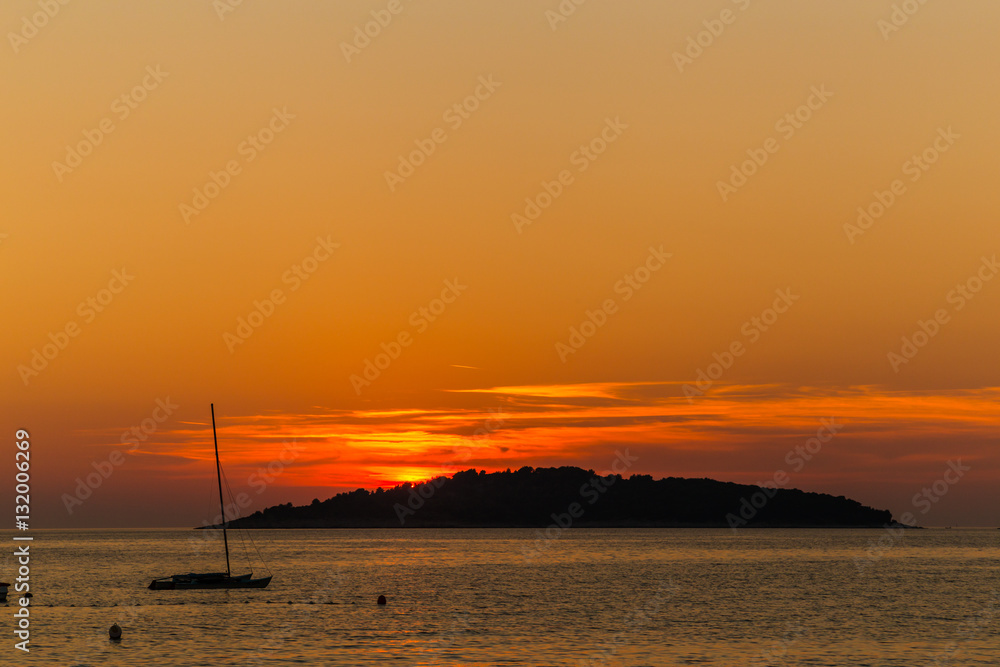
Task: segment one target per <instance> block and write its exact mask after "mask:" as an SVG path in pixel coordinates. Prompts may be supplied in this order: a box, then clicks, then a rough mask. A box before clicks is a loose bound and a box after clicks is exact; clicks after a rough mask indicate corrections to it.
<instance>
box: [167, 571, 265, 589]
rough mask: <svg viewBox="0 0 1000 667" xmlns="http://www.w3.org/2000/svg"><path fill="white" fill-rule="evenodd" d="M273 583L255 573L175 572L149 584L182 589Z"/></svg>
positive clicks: (238, 586) (245, 586) (242, 586)
mask: <svg viewBox="0 0 1000 667" xmlns="http://www.w3.org/2000/svg"><path fill="white" fill-rule="evenodd" d="M269 583H271V577H270V576H267V577H259V578H257V579H254V578H253V573H250V574H242V575H236V576H230V575H227V574H225V573H211V574H175V575H173V576H172V577H163V578H162V579H153V581H151V582H150V584H149V590H151V591H181V590H196V589H220V588H227V589H228V588H265V587H266V586H267V585H268V584H269Z"/></svg>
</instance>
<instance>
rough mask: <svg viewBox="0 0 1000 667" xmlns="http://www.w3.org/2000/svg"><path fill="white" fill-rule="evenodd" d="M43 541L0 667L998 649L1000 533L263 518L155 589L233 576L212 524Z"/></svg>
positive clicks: (856, 656) (797, 657) (722, 661)
mask: <svg viewBox="0 0 1000 667" xmlns="http://www.w3.org/2000/svg"><path fill="white" fill-rule="evenodd" d="M553 528H555V527H553ZM32 536H33V538H34V540H33V541H32V542H31V543H30V545H31V546H30V553H31V560H30V574H29V576H30V584H31V592H32V598H31V604H30V607H29V610H30V621H29V622H30V625H29V630H30V642H29V644H28V645H27V647H28V648H30V653H24V652H23V651H21V650H19V649H17V648H15V643H16V642H18V641H20V640H19V638H18V637H17V636H16V635H15V634H14V629H15V625H16V622H17V619H16V618H15V617H14V613H15V612H16V610H17V609H18V608H19V605H18V598H17V597H16V596H15V593H14V590H13V588H12V589H11V592H10V595H9V596H8V599H7V602H6V606H3V607H0V614H2V620H0V628H3V629H4V631H3V633H2V636H3V645H2V646H0V665H21V664H24V665H29V664H36V665H60V666H67V665H69V666H95V667H96V666H101V667H106V666H111V665H123V666H125V665H127V666H129V667H132V666H135V665H156V666H168V667H169V666H173V665H178V666H180V665H183V666H194V665H211V666H213V667H217V666H220V665H637V666H638V665H726V666H733V665H760V666H763V665H811V666H821V665H822V666H826V665H828V666H831V667H832V666H838V667H839V666H845V667H846V666H850V667H857V666H859V665H879V666H883V665H885V666H889V665H899V666H901V667H903V666H905V667H915V666H921V665H934V666H938V667H939V666H942V665H997V664H1000V633H998V631H997V630H998V620H1000V618H998V616H1000V614H998V612H1000V578H998V574H1000V531H998V530H986V529H981V530H973V529H954V530H945V529H927V530H907V531H903V530H899V531H896V532H893V531H892V530H888V529H871V530H796V529H773V530H771V529H754V530H740V531H737V532H733V531H730V530H726V529H720V530H703V529H652V528H650V529H626V528H621V529H587V528H567V529H561V528H556V529H549V530H547V531H543V530H533V529H475V530H466V529H440V530H439V529H396V530H348V529H345V530H259V531H253V532H252V537H253V540H254V542H255V543H256V547H257V549H259V552H260V556H261V557H262V558H263V561H264V562H265V563H266V564H267V568H268V569H269V571H270V573H271V574H273V576H274V579H273V581H272V583H271V584H270V586H268V587H267V588H266V589H262V590H246V589H244V590H228V591H219V590H214V591H213V590H203V591H197V590H196V591H150V590H148V589H147V585H148V583H149V581H150V580H151V579H153V578H154V577H161V576H167V575H171V574H176V573H184V572H190V571H217V570H219V569H223V570H224V569H225V556H224V549H223V545H222V542H221V540H220V539H218V538H219V536H218V534H217V533H215V532H214V531H192V530H179V529H171V530H49V531H33V532H32ZM11 537H12V533H10V532H9V531H7V532H4V533H0V538H2V539H4V540H5V541H6V543H7V547H6V548H5V549H4V551H3V553H0V579H2V580H5V581H13V579H14V577H15V576H17V567H18V565H17V563H16V560H15V559H14V557H13V551H14V549H15V545H16V544H18V543H15V542H13V541H12V540H11ZM229 537H230V548H231V551H232V552H233V565H232V569H233V571H234V573H236V572H244V571H246V570H247V567H248V564H247V561H246V560H245V559H244V556H243V541H242V540H241V538H240V536H239V535H236V534H230V536H229ZM20 544H23V543H20ZM247 546H248V547H249V549H250V552H251V553H253V554H255V555H254V556H253V559H252V560H251V562H250V565H253V567H254V572H255V576H256V575H260V574H266V571H265V570H264V569H263V568H262V566H260V565H259V563H257V556H256V551H255V550H254V548H253V547H252V545H249V544H247ZM380 595H384V596H385V597H386V601H387V604H385V605H384V606H382V605H378V604H376V600H377V598H378V596H380ZM0 604H2V603H0ZM113 623H118V624H119V625H120V627H121V628H122V633H123V634H122V638H121V640H120V641H111V640H110V639H109V637H108V629H109V627H110V626H111V625H112V624H113Z"/></svg>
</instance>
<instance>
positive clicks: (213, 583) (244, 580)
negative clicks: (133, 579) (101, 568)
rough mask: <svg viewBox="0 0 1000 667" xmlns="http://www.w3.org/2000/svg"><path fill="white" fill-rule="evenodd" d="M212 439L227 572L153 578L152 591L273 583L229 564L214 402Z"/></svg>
mask: <svg viewBox="0 0 1000 667" xmlns="http://www.w3.org/2000/svg"><path fill="white" fill-rule="evenodd" d="M211 407H212V439H213V440H214V441H215V474H216V479H217V480H218V483H219V507H220V508H221V509H222V515H221V516H222V542H223V544H225V547H226V571H225V572H205V573H198V572H189V573H188V574H174V575H171V576H169V577H161V578H159V579H153V581H151V582H150V584H149V590H151V591H169V590H187V589H195V588H264V587H265V586H267V585H268V584H269V583H271V576H272V575H271V574H268V575H267V576H266V577H259V578H257V579H254V577H253V572H252V571H251V572H248V573H246V574H236V575H234V574H233V573H232V568H231V567H230V565H229V537H228V535H227V534H226V526H227V524H228V523H229V522H228V521H227V519H226V505H225V502H224V501H223V499H222V465H221V464H220V463H219V436H218V435H217V434H216V432H215V404H214V403H213V404H212V406H211Z"/></svg>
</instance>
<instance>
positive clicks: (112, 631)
mask: <svg viewBox="0 0 1000 667" xmlns="http://www.w3.org/2000/svg"><path fill="white" fill-rule="evenodd" d="M108 637H111V639H112V640H114V641H118V640H120V639H121V638H122V628H121V626H120V625H118V624H117V623H115V624H114V625H112V626H111V627H110V628H108Z"/></svg>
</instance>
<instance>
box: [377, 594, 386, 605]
mask: <svg viewBox="0 0 1000 667" xmlns="http://www.w3.org/2000/svg"><path fill="white" fill-rule="evenodd" d="M378 604H385V596H384V595H380V596H378Z"/></svg>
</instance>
